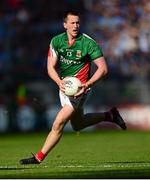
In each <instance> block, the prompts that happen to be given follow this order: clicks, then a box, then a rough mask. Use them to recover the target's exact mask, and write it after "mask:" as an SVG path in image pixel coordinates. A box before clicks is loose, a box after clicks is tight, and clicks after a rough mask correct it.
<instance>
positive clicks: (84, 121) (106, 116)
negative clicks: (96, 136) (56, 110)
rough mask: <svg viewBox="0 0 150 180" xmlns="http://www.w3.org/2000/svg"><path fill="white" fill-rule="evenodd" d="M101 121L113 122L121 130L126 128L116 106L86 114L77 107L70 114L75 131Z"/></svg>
mask: <svg viewBox="0 0 150 180" xmlns="http://www.w3.org/2000/svg"><path fill="white" fill-rule="evenodd" d="M102 121H108V122H111V123H115V124H117V125H118V126H119V127H121V128H122V129H123V130H125V129H126V124H125V122H124V120H123V119H122V117H121V115H120V113H119V111H118V110H117V109H116V108H112V109H111V110H110V111H107V112H102V113H87V114H84V113H83V109H78V110H76V111H75V112H74V113H73V114H72V116H71V125H72V128H73V129H74V130H75V131H79V130H82V129H84V128H86V127H89V126H92V125H95V124H97V123H100V122H102Z"/></svg>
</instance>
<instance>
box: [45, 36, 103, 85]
mask: <svg viewBox="0 0 150 180" xmlns="http://www.w3.org/2000/svg"><path fill="white" fill-rule="evenodd" d="M48 56H55V57H56V58H57V60H59V64H60V73H61V74H60V75H61V78H62V79H63V78H65V77H66V76H75V77H77V78H78V79H80V81H81V82H82V83H85V82H87V80H88V79H89V78H90V67H91V62H92V61H93V60H95V59H97V58H99V57H102V56H103V53H102V49H101V48H100V46H99V45H98V44H97V43H96V41H94V40H93V39H92V38H90V37H89V36H88V35H86V34H82V33H79V35H78V36H77V37H76V39H75V41H74V42H73V43H72V44H69V43H68V37H67V33H66V32H65V33H62V34H59V35H57V36H55V37H53V38H52V40H51V43H50V49H49V53H48Z"/></svg>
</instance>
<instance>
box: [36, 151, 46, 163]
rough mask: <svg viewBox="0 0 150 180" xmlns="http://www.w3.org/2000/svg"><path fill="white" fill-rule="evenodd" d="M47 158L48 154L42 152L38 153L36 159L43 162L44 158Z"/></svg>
mask: <svg viewBox="0 0 150 180" xmlns="http://www.w3.org/2000/svg"><path fill="white" fill-rule="evenodd" d="M45 157H46V154H44V153H42V151H39V152H38V153H36V155H35V158H36V159H37V160H38V161H43V160H44V158H45Z"/></svg>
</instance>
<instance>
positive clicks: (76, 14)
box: [63, 10, 80, 22]
mask: <svg viewBox="0 0 150 180" xmlns="http://www.w3.org/2000/svg"><path fill="white" fill-rule="evenodd" d="M68 15H74V16H79V17H80V13H79V12H78V11H76V10H68V11H66V12H65V13H64V17H63V21H64V22H66V21H67V17H68Z"/></svg>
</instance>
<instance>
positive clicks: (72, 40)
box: [68, 34, 75, 46]
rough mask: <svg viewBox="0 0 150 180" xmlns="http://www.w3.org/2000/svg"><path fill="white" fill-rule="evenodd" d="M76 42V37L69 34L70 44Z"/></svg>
mask: <svg viewBox="0 0 150 180" xmlns="http://www.w3.org/2000/svg"><path fill="white" fill-rule="evenodd" d="M74 42H75V37H73V36H71V35H70V34H68V45H69V46H71V45H72V44H73V43H74Z"/></svg>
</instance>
